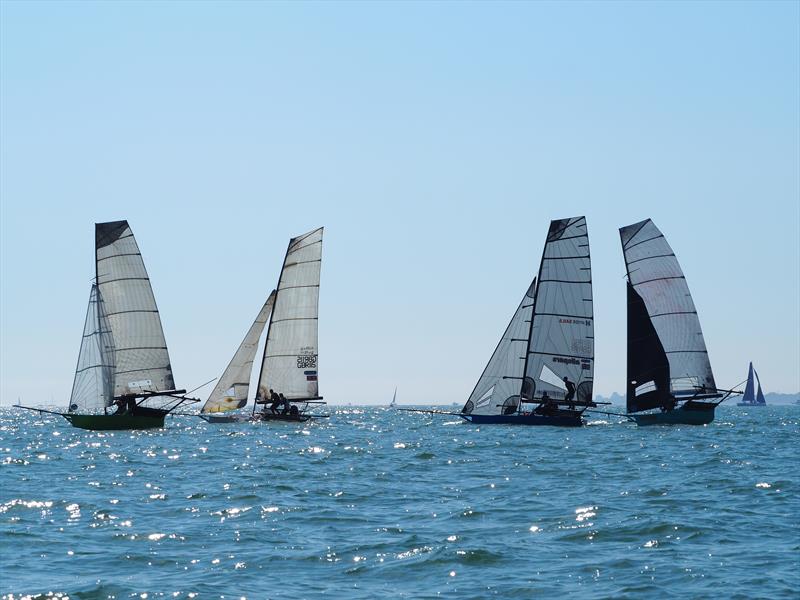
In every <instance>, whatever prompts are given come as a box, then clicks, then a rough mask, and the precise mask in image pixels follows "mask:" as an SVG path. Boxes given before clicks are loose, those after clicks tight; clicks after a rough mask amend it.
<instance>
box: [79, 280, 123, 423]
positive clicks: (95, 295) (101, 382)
mask: <svg viewBox="0 0 800 600" xmlns="http://www.w3.org/2000/svg"><path fill="white" fill-rule="evenodd" d="M113 401H114V339H113V337H112V335H111V329H110V328H109V325H108V319H107V317H106V312H105V306H104V304H103V298H102V296H101V295H100V292H99V290H98V289H97V285H95V284H92V291H91V293H90V294H89V307H88V309H87V310H86V323H85V324H84V326H83V339H82V340H81V349H80V352H79V353H78V366H77V367H76V369H75V380H74V382H73V384H72V395H71V396H70V400H69V409H68V412H70V413H74V412H80V413H95V412H99V411H100V410H102V409H104V408H106V407H107V406H110V405H111V404H112V402H113Z"/></svg>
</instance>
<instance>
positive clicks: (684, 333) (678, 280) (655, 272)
mask: <svg viewBox="0 0 800 600" xmlns="http://www.w3.org/2000/svg"><path fill="white" fill-rule="evenodd" d="M619 235H620V239H621V242H622V251H623V254H624V256H625V265H626V267H627V270H628V279H629V284H630V291H629V294H630V297H631V298H632V299H633V300H634V301H635V302H638V303H642V302H643V303H644V307H645V308H646V312H647V314H646V315H641V316H640V317H639V319H640V321H641V320H642V319H643V320H645V321H649V322H648V323H644V326H646V328H649V329H650V331H653V330H654V332H655V334H656V335H655V336H650V337H654V338H655V337H657V339H653V340H652V341H651V342H650V343H649V344H645V343H644V342H647V340H646V339H644V338H643V336H644V335H645V334H644V333H642V332H639V331H630V329H631V326H630V323H629V332H628V337H629V341H628V344H629V348H628V355H629V356H628V380H629V381H628V393H627V396H628V410H629V412H633V411H637V410H645V409H648V408H653V407H655V406H660V405H661V404H662V402H663V400H664V398H668V397H670V396H677V397H680V396H693V395H695V394H696V393H698V392H702V391H703V390H707V391H708V392H709V393H715V392H716V391H717V386H716V383H715V382H714V374H713V372H712V370H711V363H710V361H709V359H708V351H707V350H706V344H705V340H704V339H703V331H702V329H701V328H700V319H699V318H698V316H697V309H696V308H695V305H694V302H693V300H692V295H691V293H690V292H689V286H688V285H687V283H686V277H685V276H684V274H683V271H682V270H681V266H680V264H679V263H678V259H677V258H676V257H675V253H674V252H673V251H672V248H671V247H670V245H669V244H668V243H667V240H666V239H665V238H664V235H663V234H662V233H661V231H659V229H658V227H656V226H655V224H654V223H653V222H652V221H651V220H650V219H647V220H645V221H640V222H639V223H634V224H633V225H628V226H627V227H622V228H621V229H620V230H619ZM632 307H634V304H633V303H632V302H631V301H630V300H629V322H630V319H631V316H630V311H631V310H632ZM644 326H643V327H642V329H645V327H644ZM642 340H644V342H643V341H642ZM633 342H636V343H637V344H638V345H637V346H636V349H635V351H634V352H635V354H634V355H633V356H632V349H631V344H632V343H633ZM665 367H666V368H665Z"/></svg>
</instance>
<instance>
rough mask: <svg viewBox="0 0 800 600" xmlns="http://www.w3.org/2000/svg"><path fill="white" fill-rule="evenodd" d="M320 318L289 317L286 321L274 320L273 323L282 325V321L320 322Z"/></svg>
mask: <svg viewBox="0 0 800 600" xmlns="http://www.w3.org/2000/svg"><path fill="white" fill-rule="evenodd" d="M318 320H319V317H287V318H286V319H272V322H273V323H281V322H282V321H318Z"/></svg>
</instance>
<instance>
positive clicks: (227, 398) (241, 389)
mask: <svg viewBox="0 0 800 600" xmlns="http://www.w3.org/2000/svg"><path fill="white" fill-rule="evenodd" d="M274 303H275V290H273V291H272V293H270V295H269V298H267V301H266V302H265V303H264V306H262V307H261V310H260V311H258V315H257V316H256V320H255V321H253V324H252V325H251V326H250V329H249V330H248V331H247V334H246V335H245V336H244V339H243V340H242V343H241V344H240V345H239V349H238V350H237V351H236V354H234V355H233V358H232V359H231V362H230V363H229V364H228V366H227V367H226V369H225V372H224V373H223V374H222V377H220V378H219V381H218V382H217V385H216V386H215V387H214V390H213V391H212V392H211V395H210V396H209V397H208V400H206V403H205V404H204V405H203V408H202V410H201V411H200V412H203V413H220V412H227V411H229V410H235V409H237V408H242V407H243V406H244V405H245V404H247V392H248V390H249V389H250V373H251V372H252V370H253V359H255V356H256V350H257V349H258V340H259V338H260V337H261V334H262V333H263V332H264V326H265V325H266V324H267V320H268V319H269V315H270V313H271V312H272V306H273V304H274Z"/></svg>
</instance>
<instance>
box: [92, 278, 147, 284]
mask: <svg viewBox="0 0 800 600" xmlns="http://www.w3.org/2000/svg"><path fill="white" fill-rule="evenodd" d="M116 281H150V278H149V277H120V278H119V279H108V280H106V281H100V282H98V285H107V284H109V283H114V282H116Z"/></svg>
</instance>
